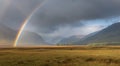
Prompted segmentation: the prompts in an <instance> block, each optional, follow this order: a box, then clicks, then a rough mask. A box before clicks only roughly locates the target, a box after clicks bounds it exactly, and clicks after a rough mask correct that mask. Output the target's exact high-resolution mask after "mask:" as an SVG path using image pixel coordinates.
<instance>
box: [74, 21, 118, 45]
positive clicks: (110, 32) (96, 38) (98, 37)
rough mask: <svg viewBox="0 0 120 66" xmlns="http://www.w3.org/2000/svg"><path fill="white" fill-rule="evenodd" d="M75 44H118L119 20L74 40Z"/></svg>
mask: <svg viewBox="0 0 120 66" xmlns="http://www.w3.org/2000/svg"><path fill="white" fill-rule="evenodd" d="M75 43H77V44H94V43H96V44H119V43H120V22H118V23H114V24H112V25H110V26H108V27H107V28H105V29H103V30H101V31H99V32H97V33H96V34H94V35H92V36H90V37H87V38H85V39H83V40H79V41H78V42H75Z"/></svg>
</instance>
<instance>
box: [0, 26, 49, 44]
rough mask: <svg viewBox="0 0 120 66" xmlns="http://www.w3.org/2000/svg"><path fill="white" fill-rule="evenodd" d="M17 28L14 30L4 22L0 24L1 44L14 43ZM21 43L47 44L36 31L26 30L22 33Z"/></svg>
mask: <svg viewBox="0 0 120 66" xmlns="http://www.w3.org/2000/svg"><path fill="white" fill-rule="evenodd" d="M17 32H18V31H16V30H13V29H11V28H9V27H7V26H5V25H4V24H0V45H13V43H14V41H15V38H16V35H17ZM21 36H22V37H21V39H20V40H19V42H20V43H23V44H38V45H41V44H47V43H46V42H45V41H44V40H43V38H42V37H41V36H40V35H38V34H37V33H35V32H30V31H24V32H23V34H22V35H21Z"/></svg>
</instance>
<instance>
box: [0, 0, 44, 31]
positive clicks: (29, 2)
mask: <svg viewBox="0 0 120 66" xmlns="http://www.w3.org/2000/svg"><path fill="white" fill-rule="evenodd" d="M42 1H43V0H0V2H1V3H3V4H0V9H1V10H0V23H3V24H5V25H7V26H9V27H11V28H13V29H19V28H20V26H21V25H22V23H23V21H24V20H25V19H26V18H27V17H28V16H29V14H30V13H31V12H32V11H33V10H34V9H35V7H36V6H37V5H39V4H40V3H41V2H42ZM8 2H9V5H6V4H8Z"/></svg>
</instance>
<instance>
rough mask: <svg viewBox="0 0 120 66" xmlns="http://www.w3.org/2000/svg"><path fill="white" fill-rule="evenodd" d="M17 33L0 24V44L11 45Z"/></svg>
mask: <svg viewBox="0 0 120 66" xmlns="http://www.w3.org/2000/svg"><path fill="white" fill-rule="evenodd" d="M16 34H17V31H14V30H12V29H11V28H9V27H7V26H5V25H3V24H0V44H12V43H13V42H14V39H15V37H16Z"/></svg>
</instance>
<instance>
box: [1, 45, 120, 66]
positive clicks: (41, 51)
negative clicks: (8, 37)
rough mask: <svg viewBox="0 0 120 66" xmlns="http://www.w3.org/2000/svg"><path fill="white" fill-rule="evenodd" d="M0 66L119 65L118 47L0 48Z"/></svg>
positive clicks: (119, 54) (119, 48) (119, 50)
mask: <svg viewBox="0 0 120 66" xmlns="http://www.w3.org/2000/svg"><path fill="white" fill-rule="evenodd" d="M0 66H120V47H114V46H110V47H87V46H68V47H67V46H66V47H65V46H63V47H62V46H61V47H57V46H56V47H36V48H34V47H29V48H23V47H22V48H0Z"/></svg>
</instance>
